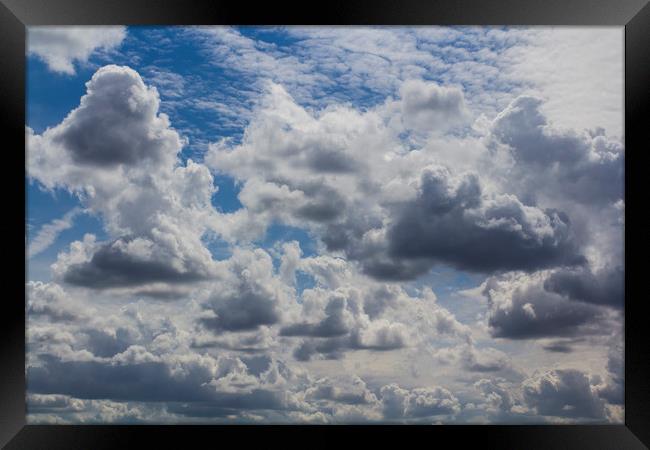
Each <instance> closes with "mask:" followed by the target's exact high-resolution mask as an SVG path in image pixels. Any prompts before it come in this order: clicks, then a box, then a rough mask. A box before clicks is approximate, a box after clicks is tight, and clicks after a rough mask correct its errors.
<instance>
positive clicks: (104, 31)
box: [27, 26, 126, 75]
mask: <svg viewBox="0 0 650 450" xmlns="http://www.w3.org/2000/svg"><path fill="white" fill-rule="evenodd" d="M125 37H126V27H113V26H110V27H109V26H81V27H71V26H66V27H57V26H30V27H28V28H27V53H28V54H33V55H36V56H38V57H39V58H41V59H42V60H43V61H45V63H46V64H47V66H48V68H49V69H50V70H51V71H53V72H58V73H65V74H68V75H74V73H75V67H74V63H75V62H77V63H85V62H87V61H88V59H89V58H90V56H91V55H92V54H93V53H95V52H97V51H98V50H102V51H110V50H112V49H114V48H116V47H118V46H119V45H120V44H121V43H122V41H123V40H124V38H125Z"/></svg>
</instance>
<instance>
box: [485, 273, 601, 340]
mask: <svg viewBox="0 0 650 450" xmlns="http://www.w3.org/2000/svg"><path fill="white" fill-rule="evenodd" d="M547 277H548V273H547V272H537V273H534V274H524V273H511V274H507V275H503V276H500V277H492V278H489V279H488V280H487V281H486V282H485V284H484V287H483V293H484V295H485V296H486V298H487V300H488V308H489V312H488V324H489V326H490V329H491V332H492V334H493V335H494V336H496V337H503V338H510V339H530V338H540V337H553V336H576V335H582V334H585V333H586V334H590V333H607V331H605V330H607V328H603V327H604V326H605V324H606V323H607V321H608V317H610V316H609V314H608V312H607V311H605V310H603V309H601V308H599V307H597V306H594V305H591V304H588V303H584V302H574V301H570V300H568V299H566V298H563V297H562V296H561V295H559V294H557V293H555V292H549V291H547V290H546V289H545V281H546V280H547Z"/></svg>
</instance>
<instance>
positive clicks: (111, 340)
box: [84, 328, 134, 358]
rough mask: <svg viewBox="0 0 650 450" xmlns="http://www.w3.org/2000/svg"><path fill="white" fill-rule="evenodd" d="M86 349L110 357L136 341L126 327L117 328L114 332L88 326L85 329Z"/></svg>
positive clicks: (97, 354)
mask: <svg viewBox="0 0 650 450" xmlns="http://www.w3.org/2000/svg"><path fill="white" fill-rule="evenodd" d="M84 334H85V337H86V339H85V346H84V347H85V349H87V350H89V351H90V352H91V353H92V354H93V355H95V356H99V357H101V358H110V357H112V356H115V355H117V354H118V353H122V352H123V351H125V350H126V349H127V348H129V346H130V345H131V344H133V343H134V338H133V336H132V335H131V333H130V332H129V330H127V329H126V328H117V329H116V330H115V333H114V334H110V333H107V332H106V331H103V330H99V329H94V328H88V329H86V330H84Z"/></svg>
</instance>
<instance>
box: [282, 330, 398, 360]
mask: <svg viewBox="0 0 650 450" xmlns="http://www.w3.org/2000/svg"><path fill="white" fill-rule="evenodd" d="M382 331H383V332H382ZM406 345H407V344H406V339H405V338H404V337H403V336H401V335H400V334H395V333H390V332H388V330H379V331H378V332H377V334H376V335H375V339H374V340H373V342H372V343H364V342H363V340H362V339H361V336H360V334H359V330H351V331H350V332H349V333H348V334H346V335H344V336H338V337H330V338H320V339H319V338H314V339H306V340H303V341H302V342H301V343H300V345H298V347H296V349H295V350H294V352H293V356H294V357H295V358H296V359H297V360H299V361H309V360H311V359H312V358H314V357H315V356H318V357H322V358H324V359H341V358H343V357H344V356H345V352H347V351H350V350H369V351H375V352H384V351H390V350H397V349H400V348H404V347H406Z"/></svg>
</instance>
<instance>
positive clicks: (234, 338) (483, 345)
mask: <svg viewBox="0 0 650 450" xmlns="http://www.w3.org/2000/svg"><path fill="white" fill-rule="evenodd" d="M177 31H178V34H176V35H174V34H173V33H175V31H169V30H160V29H157V30H145V31H143V32H142V33H138V34H137V35H136V34H135V33H134V34H133V36H132V37H133V38H134V39H137V44H138V45H140V44H142V49H140V48H135V44H133V43H131V40H132V39H129V40H128V41H125V42H124V44H122V45H123V46H126V47H127V48H126V49H125V53H124V55H118V56H115V61H116V62H119V63H120V64H125V63H127V62H128V64H129V65H132V67H127V66H124V65H117V64H115V65H113V64H111V65H107V66H104V67H102V68H100V69H98V70H97V71H96V72H95V74H94V75H93V76H92V77H91V79H90V80H89V81H88V82H87V83H86V91H85V94H84V95H83V96H82V97H81V99H80V100H79V104H78V106H77V107H75V108H73V109H72V110H71V111H70V112H69V114H68V115H67V116H66V117H65V118H63V119H62V120H60V121H58V122H59V123H53V124H50V126H49V128H46V129H45V130H44V131H42V132H39V133H35V132H34V131H33V130H32V129H31V128H29V127H27V129H26V137H27V174H28V176H29V177H30V178H31V180H32V181H33V182H34V184H37V185H38V188H44V189H45V190H46V191H48V192H52V193H56V192H57V191H60V190H65V191H67V192H68V193H70V194H72V196H73V199H74V202H76V203H78V206H77V208H78V209H73V210H72V211H85V212H88V214H92V215H93V216H94V217H97V218H98V219H100V221H101V224H102V226H103V229H102V230H101V232H99V231H95V232H93V233H86V234H85V235H84V237H83V238H78V240H75V241H73V242H70V243H69V245H67V246H66V247H65V248H64V249H63V250H62V251H60V252H59V253H58V255H57V256H56V258H50V260H49V261H48V263H50V262H51V263H52V265H51V275H52V277H51V279H50V280H48V281H47V282H45V281H36V280H30V281H29V282H28V284H27V297H28V302H27V305H26V308H27V315H28V320H29V323H28V354H27V375H28V380H29V392H28V405H29V406H28V407H29V411H30V417H32V418H33V420H34V421H35V422H45V423H51V422H64V423H80V422H81V423H94V422H102V421H106V422H117V423H152V422H156V423H173V422H183V423H233V422H237V423H383V422H389V423H450V422H453V423H513V422H517V423H524V422H526V423H546V422H549V423H556V422H562V423H565V422H571V423H576V422H577V423H582V422H598V423H600V422H613V423H620V422H621V420H622V417H623V411H624V406H623V404H622V402H623V383H622V379H623V376H622V373H623V360H622V355H623V351H622V345H621V342H622V341H621V339H620V330H621V329H622V320H623V317H622V308H621V306H622V303H623V294H624V290H623V280H624V260H623V242H622V235H623V233H622V231H623V227H624V218H623V216H624V208H625V203H624V198H623V181H624V172H623V165H624V159H625V155H624V148H623V145H622V143H621V142H620V139H619V138H618V137H616V136H612V134H611V131H610V130H609V129H608V130H607V131H605V130H604V129H602V128H598V126H600V124H598V123H594V124H593V126H592V125H590V127H588V129H587V130H574V129H571V128H568V127H565V122H563V121H560V122H558V121H557V117H558V116H557V105H556V104H551V102H553V99H549V98H548V97H546V96H545V95H543V94H544V92H532V91H529V89H528V87H527V85H526V83H527V81H526V82H521V83H520V82H519V81H520V80H519V81H518V80H515V79H512V78H511V77H513V76H514V75H513V74H514V73H515V72H513V71H511V70H510V69H512V64H513V61H511V60H509V61H506V60H505V59H504V58H506V56H507V55H510V57H512V55H515V54H516V52H515V51H514V50H516V49H517V48H520V47H521V46H525V45H529V44H527V43H525V40H526V39H529V38H531V37H534V36H535V35H537V34H536V33H534V32H533V31H534V30H531V31H530V33H529V34H527V33H526V30H501V29H485V30H481V29H474V28H462V29H459V28H449V29H448V28H440V27H432V28H427V29H414V30H400V29H370V28H368V29H350V30H347V31H345V32H343V31H342V30H336V29H332V30H325V29H310V28H300V29H299V28H292V29H290V30H283V29H275V28H273V29H271V28H269V29H242V30H236V29H232V28H224V27H216V28H205V29H183V30H177ZM285 35H286V37H287V39H285V40H283V41H282V42H280V41H278V42H275V38H276V37H278V36H285ZM170 36H176V37H180V38H182V39H187V42H188V45H194V46H196V47H197V48H196V50H197V51H196V52H192V55H191V58H196V60H195V59H192V61H191V64H195V63H197V61H199V60H201V58H203V59H205V61H203V62H207V63H208V64H210V65H212V66H217V67H218V68H219V70H216V71H209V72H210V77H209V78H210V80H207V79H206V78H207V77H206V76H204V74H203V73H188V72H187V70H185V68H184V65H185V64H186V63H187V62H188V61H189V59H187V58H186V57H187V55H183V54H179V53H174V52H175V51H176V50H175V48H176V47H175V45H176V44H175V43H174V39H170ZM149 42H155V43H156V49H157V50H156V51H160V52H161V54H165V55H173V56H175V58H171V59H170V60H174V64H172V63H168V62H165V61H167V59H164V58H163V59H160V58H157V59H156V61H158V62H160V67H154V66H152V65H150V64H151V58H149V56H152V55H151V54H149V53H148V52H150V51H151V48H149V46H147V45H145V44H147V43H149ZM158 44H159V45H158ZM106 45H107V46H108V44H106ZM116 45H118V44H116ZM100 47H101V45H100ZM510 50H513V51H512V52H511V51H510ZM88 55H92V50H91V51H90V52H89V53H88ZM142 55H146V56H147V57H146V58H143V59H140V56H142ZM158 56H160V55H158ZM71 58H72V59H71V60H70V61H71V62H70V64H69V66H65V65H63V66H61V67H64V69H63V70H69V69H70V67H72V70H74V62H73V61H74V57H71ZM84 58H85V60H87V59H88V56H80V57H78V58H77V60H79V61H80V63H83V61H84ZM191 58H190V59H191ZM65 67H67V68H65ZM520 69H521V67H520ZM522 70H523V69H522ZM141 73H142V74H143V75H144V79H143V77H142V76H141V75H140V74H141ZM594 76H595V75H594ZM335 80H336V84H334V83H335ZM148 83H152V84H153V85H155V86H157V87H156V88H154V87H152V86H150V85H149V84H148ZM210 83H211V84H210ZM335 86H340V89H334V87H335ZM208 87H209V89H208ZM158 90H160V92H159V91H158ZM163 111H164V112H166V113H168V114H169V116H168V115H167V114H165V113H163ZM197 111H201V112H200V113H197ZM553 111H555V112H553ZM214 115H218V118H216V119H215V120H214V121H211V120H212V119H211V118H212V117H213V116H214ZM233 126H236V127H239V128H237V130H235V131H234V132H233V128H232V127H233ZM188 137H189V140H188ZM196 137H199V140H198V143H197V140H196V139H195V138H196ZM208 142H209V143H208ZM206 149H207V151H205V150H206ZM204 151H205V153H204ZM66 211H70V207H69V206H67V207H66ZM63 212H65V211H63ZM63 212H61V213H60V214H62V213H63ZM70 214H71V215H73V213H70ZM78 222H80V221H78ZM76 225H79V224H78V223H77V224H75V223H73V222H72V217H69V216H64V218H63V220H61V221H58V222H56V221H55V222H52V223H50V224H47V225H45V226H43V227H42V228H41V230H40V233H38V234H36V238H35V239H34V241H32V244H31V245H32V247H33V249H34V250H32V252H37V251H38V250H43V249H45V248H47V246H48V245H50V244H51V243H52V242H53V241H54V239H56V236H57V233H59V232H61V231H62V230H65V229H68V228H74V231H79V230H78V229H77V228H76ZM84 231H87V230H84ZM82 234H83V233H80V234H78V235H79V236H81V235H82ZM102 235H103V236H102ZM33 254H35V253H33ZM44 256H45V255H42V256H41V258H43V257H44ZM617 333H618V334H617ZM612 335H614V336H617V338H611V336H612ZM578 352H580V356H581V357H580V358H575V355H576V354H578Z"/></svg>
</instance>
